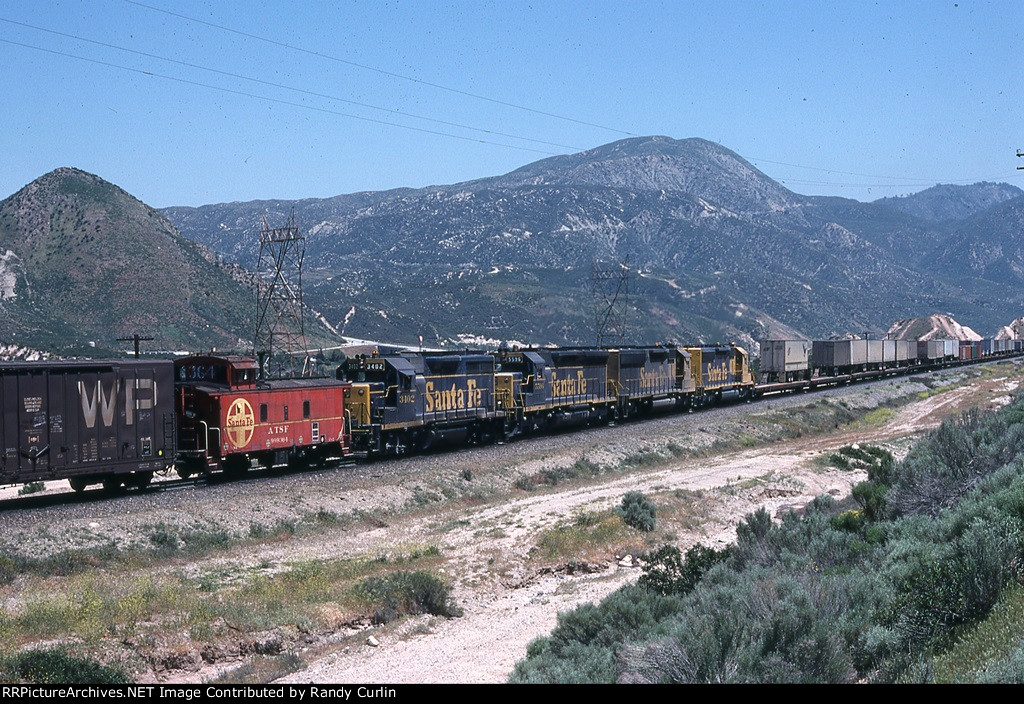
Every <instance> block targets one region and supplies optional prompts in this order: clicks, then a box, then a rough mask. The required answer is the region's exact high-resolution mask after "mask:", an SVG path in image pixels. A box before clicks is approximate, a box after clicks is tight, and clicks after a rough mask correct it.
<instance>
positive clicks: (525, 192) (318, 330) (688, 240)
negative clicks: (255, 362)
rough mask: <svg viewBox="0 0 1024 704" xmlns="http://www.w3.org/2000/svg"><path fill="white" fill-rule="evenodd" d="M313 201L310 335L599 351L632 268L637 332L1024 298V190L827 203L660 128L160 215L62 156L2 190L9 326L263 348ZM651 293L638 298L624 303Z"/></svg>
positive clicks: (963, 309)
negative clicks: (490, 173)
mask: <svg viewBox="0 0 1024 704" xmlns="http://www.w3.org/2000/svg"><path fill="white" fill-rule="evenodd" d="M293 211H294V214H295V217H296V221H297V223H298V224H299V226H300V229H301V231H302V232H303V233H304V235H305V237H306V255H305V264H304V272H303V283H304V287H305V292H304V294H305V301H306V303H307V304H308V305H310V306H311V308H313V309H315V310H312V311H310V319H309V321H310V326H311V327H310V329H311V330H313V331H314V335H313V336H314V337H315V338H316V339H317V340H318V341H320V342H321V343H323V342H324V341H326V340H328V339H330V338H331V337H332V335H333V333H332V332H331V331H330V329H329V328H328V327H326V326H321V325H319V322H318V321H320V320H321V318H320V317H319V316H320V315H321V314H322V320H323V321H326V323H328V324H329V325H330V326H333V327H334V328H337V329H338V330H340V331H341V332H342V333H343V334H344V335H346V336H349V337H355V338H365V339H377V340H387V341H391V342H396V343H406V344H416V343H417V342H418V338H419V337H420V336H422V337H423V344H425V345H427V346H445V345H447V346H452V345H475V344H492V343H494V342H497V341H499V340H510V339H511V340H519V341H526V342H532V343H536V344H546V343H554V344H574V343H575V344H592V343H593V342H594V341H595V329H596V325H597V324H596V319H597V317H598V316H599V315H600V314H602V313H603V312H606V311H604V310H603V309H602V307H601V305H599V304H598V303H597V302H596V301H595V298H596V295H595V292H594V291H593V290H592V282H591V274H592V272H593V270H594V267H595V263H597V264H599V265H600V267H601V268H603V269H604V270H606V271H607V270H608V269H609V268H615V267H619V270H620V271H627V272H628V278H626V279H622V280H620V281H618V282H617V283H618V284H620V285H621V286H622V288H623V291H622V292H621V294H620V296H619V297H618V299H617V306H618V309H619V312H620V313H621V315H622V316H623V319H624V320H625V322H626V326H627V335H626V338H625V340H624V341H625V342H627V343H629V342H641V341H644V342H649V341H652V340H663V341H670V342H687V343H690V342H697V341H703V342H714V341H727V340H732V341H740V342H744V343H747V344H749V343H751V342H752V341H754V340H757V339H760V338H761V337H764V336H766V335H772V336H779V337H795V336H801V337H813V338H822V337H828V336H832V335H843V334H849V333H855V334H861V333H863V332H870V333H882V332H884V331H886V330H887V329H889V327H890V325H891V324H892V321H893V320H897V319H909V318H915V317H920V316H930V315H933V314H940V313H941V314H950V315H953V316H955V317H956V318H957V319H958V320H960V321H962V322H963V323H964V324H965V325H969V326H970V327H971V328H973V329H975V330H978V331H979V332H981V333H982V334H985V335H991V334H994V333H995V332H996V331H997V330H999V329H1000V328H1001V327H1002V326H1004V325H1005V324H1006V321H1007V320H1013V319H1014V318H1018V317H1020V315H1021V312H1022V308H1024V293H1022V292H1024V287H1022V286H1021V284H1022V283H1024V246H1022V238H1021V233H1022V231H1024V191H1021V190H1020V189H1018V188H1015V187H1013V186H1010V185H1007V184H992V183H979V184H974V185H970V186H936V187H934V188H929V189H927V190H925V191H922V192H921V193H917V194H913V195H910V196H905V197H901V198H884V199H881V200H877V201H874V202H871V203H863V202H859V201H855V200H849V199H843V198H834V197H818V196H805V195H801V194H799V193H795V192H793V191H791V190H789V189H787V188H786V187H784V186H783V185H781V184H779V183H778V182H776V181H774V180H772V179H771V178H769V177H768V176H766V175H765V174H764V173H762V172H761V171H759V170H758V169H757V168H755V167H754V166H753V165H752V164H750V163H749V162H747V161H746V160H745V159H743V158H742V157H741V156H739V155H738V154H736V153H734V152H732V151H730V150H728V149H726V148H724V147H722V146H721V145H718V144H716V143H714V142H709V141H707V140H703V139H683V140H676V139H671V138H668V137H643V138H634V139H628V140H622V141H618V142H614V143H611V144H607V145H604V146H601V147H598V148H596V149H591V150H588V151H585V152H581V153H578V154H569V155H562V156H555V157H551V158H548V159H543V160H541V161H537V162H534V163H532V164H527V165H526V166H523V167H522V168H519V169H516V170H514V171H512V172H510V173H507V174H504V175H500V176H494V177H491V178H484V179H477V180H474V181H467V182H463V183H458V184H453V185H442V186H430V187H426V188H416V189H413V188H402V189H394V190H389V191H381V192H363V193H354V194H347V195H339V196H336V197H333V198H324V199H304V200H297V201H285V200H277V201H251V202H244V203H223V204H216V205H206V206H202V207H198V208H194V207H172V208H165V209H163V210H162V211H156V210H154V209H152V208H150V207H149V206H147V205H145V204H144V203H142V202H140V201H139V200H137V199H136V198H134V197H133V196H131V195H130V194H128V193H126V192H125V191H123V190H122V189H120V188H118V187H117V186H115V185H113V184H110V183H108V182H106V181H104V180H103V179H102V178H100V177H98V176H94V175H92V174H88V173H85V172H83V171H80V170H77V169H72V168H61V169H57V170H56V171H53V172H51V173H49V174H46V175H44V176H42V177H40V178H39V179H37V180H36V181H33V182H32V183H30V184H28V185H27V186H25V187H24V188H22V189H21V190H19V191H18V192H17V193H15V194H14V195H12V196H10V197H9V198H7V199H5V200H3V201H0V336H3V342H4V343H5V345H12V344H13V345H16V346H34V347H37V348H41V349H47V350H49V351H55V352H57V353H60V354H69V353H70V354H74V353H80V352H82V351H84V352H86V353H91V350H95V349H96V348H97V347H98V348H100V349H116V348H117V347H118V346H117V345H116V344H115V343H114V340H115V338H117V337H127V336H131V335H132V334H135V333H141V334H151V335H152V336H153V337H156V338H157V340H156V341H155V342H154V343H153V346H155V347H158V348H163V349H179V348H186V349H201V348H208V347H211V346H217V347H221V348H233V349H240V350H244V349H246V348H247V347H248V346H249V343H248V340H251V336H252V326H253V320H252V318H253V313H254V310H255V302H254V294H253V292H252V284H253V275H252V274H251V273H250V272H251V271H252V270H253V269H254V268H255V265H256V259H257V254H258V251H259V247H258V235H259V230H260V225H261V220H262V218H263V217H265V218H266V219H267V221H268V223H269V224H271V226H275V225H278V224H284V222H285V221H286V220H287V219H288V217H289V215H290V213H292V212H293ZM627 292H628V295H625V294H626V293H627Z"/></svg>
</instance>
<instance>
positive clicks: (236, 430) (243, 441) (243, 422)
mask: <svg viewBox="0 0 1024 704" xmlns="http://www.w3.org/2000/svg"><path fill="white" fill-rule="evenodd" d="M225 425H226V426H227V427H226V428H225V429H226V430H227V433H228V439H229V440H231V444H232V445H234V446H235V447H237V448H239V449H241V448H243V447H245V446H246V445H248V444H249V441H250V440H252V433H253V430H255V428H256V416H254V415H253V413H252V406H250V405H249V402H248V401H246V400H245V399H244V398H236V399H235V400H234V402H232V404H231V406H230V407H229V408H228V416H227V419H226V422H225Z"/></svg>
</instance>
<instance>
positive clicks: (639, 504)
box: [615, 491, 656, 533]
mask: <svg viewBox="0 0 1024 704" xmlns="http://www.w3.org/2000/svg"><path fill="white" fill-rule="evenodd" d="M615 512H616V513H617V514H619V515H620V516H622V520H623V521H624V522H625V523H626V525H628V526H632V527H633V528H636V529H637V530H642V531H644V532H645V533H650V532H651V531H653V530H654V526H655V522H656V521H655V517H654V514H655V509H654V504H652V503H651V502H650V500H649V499H648V498H647V497H646V496H644V495H643V494H642V493H641V492H639V491H631V492H629V493H628V494H626V495H625V496H623V497H622V505H621V506H619V507H618V508H617V509H615Z"/></svg>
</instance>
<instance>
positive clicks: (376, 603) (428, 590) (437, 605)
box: [356, 570, 463, 624]
mask: <svg viewBox="0 0 1024 704" xmlns="http://www.w3.org/2000/svg"><path fill="white" fill-rule="evenodd" d="M356 593H357V594H359V595H360V596H361V597H363V598H364V599H366V600H367V601H368V602H370V604H371V605H372V606H373V622H374V623H378V624H379V623H387V622H389V621H393V620H395V619H396V618H398V617H399V616H403V615H416V614H433V615H435V616H445V617H447V618H454V617H458V616H461V615H462V613H463V612H462V609H461V608H459V607H458V606H457V605H456V604H455V602H454V601H453V600H452V597H451V590H450V589H449V587H448V585H447V584H445V583H444V582H442V581H441V580H440V579H438V578H437V577H435V576H434V575H432V574H430V573H429V572H424V571H422V570H418V571H415V572H406V571H402V572H392V573H390V574H386V575H383V576H380V577H367V578H366V579H364V580H363V581H361V582H360V583H359V584H358V585H356Z"/></svg>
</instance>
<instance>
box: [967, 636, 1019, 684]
mask: <svg viewBox="0 0 1024 704" xmlns="http://www.w3.org/2000/svg"><path fill="white" fill-rule="evenodd" d="M975 681H976V682H977V683H979V684H1024V643H1020V644H1018V645H1017V647H1016V648H1014V649H1013V650H1011V651H1010V652H1009V653H1007V654H1006V656H1005V657H1003V658H1001V659H1000V660H997V661H996V662H994V663H991V664H990V665H989V666H988V667H987V668H986V669H985V670H984V671H982V672H980V673H979V674H978V676H977V678H976V679H975Z"/></svg>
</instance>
